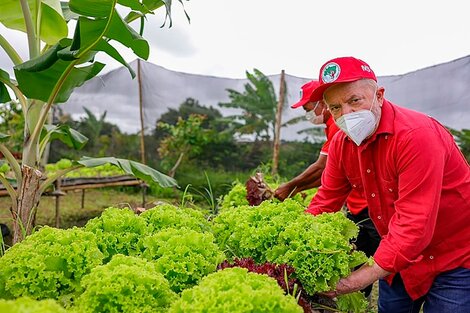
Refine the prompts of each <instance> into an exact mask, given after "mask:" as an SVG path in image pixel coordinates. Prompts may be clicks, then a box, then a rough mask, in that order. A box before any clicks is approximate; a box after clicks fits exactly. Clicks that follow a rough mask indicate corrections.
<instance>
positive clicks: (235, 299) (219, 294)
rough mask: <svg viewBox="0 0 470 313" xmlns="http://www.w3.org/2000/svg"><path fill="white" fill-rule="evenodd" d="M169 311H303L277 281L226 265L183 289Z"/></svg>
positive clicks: (181, 312)
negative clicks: (191, 286) (195, 284)
mask: <svg viewBox="0 0 470 313" xmlns="http://www.w3.org/2000/svg"><path fill="white" fill-rule="evenodd" d="M169 312H170V313H184V312H188V313H189V312H191V313H198V312H231V313H237V312H265V313H269V312H276V313H278V312H283V313H290V312H296V313H297V312H298V313H301V312H303V310H302V308H301V307H300V306H299V305H297V303H296V300H295V298H294V297H292V296H288V295H284V291H283V290H282V289H281V287H279V285H278V284H277V282H276V281H275V280H274V279H272V278H270V277H268V276H266V275H260V274H256V273H249V272H248V271H247V269H244V268H227V269H224V270H222V271H218V272H216V273H213V274H210V275H208V276H207V277H205V278H203V279H202V281H201V283H200V284H199V285H198V286H195V287H193V288H191V289H187V290H185V291H183V293H182V294H181V298H180V299H179V300H177V301H176V302H175V303H173V305H172V306H171V307H170V310H169Z"/></svg>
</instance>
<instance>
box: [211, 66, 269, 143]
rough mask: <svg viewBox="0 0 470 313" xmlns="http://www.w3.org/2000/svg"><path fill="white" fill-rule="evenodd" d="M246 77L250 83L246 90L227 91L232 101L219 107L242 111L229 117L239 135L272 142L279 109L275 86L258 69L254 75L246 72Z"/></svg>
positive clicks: (246, 85)
mask: <svg viewBox="0 0 470 313" xmlns="http://www.w3.org/2000/svg"><path fill="white" fill-rule="evenodd" d="M246 77H247V79H248V80H249V83H247V84H245V86H244V87H245V90H244V91H243V92H238V91H236V90H233V89H227V91H228V93H229V98H230V100H231V101H230V102H227V103H220V104H219V105H220V106H221V107H227V108H236V109H241V111H242V112H241V113H240V114H238V115H233V116H229V117H228V119H229V120H230V121H231V123H232V124H233V126H234V128H235V130H236V131H237V132H238V133H239V134H247V135H255V140H259V139H262V140H265V141H270V140H271V139H272V138H274V129H275V122H276V108H277V97H276V93H275V91H274V87H273V84H272V82H271V81H270V80H269V78H268V77H266V76H265V75H264V74H263V73H262V72H261V71H259V70H257V69H254V70H253V74H251V73H249V72H248V71H246Z"/></svg>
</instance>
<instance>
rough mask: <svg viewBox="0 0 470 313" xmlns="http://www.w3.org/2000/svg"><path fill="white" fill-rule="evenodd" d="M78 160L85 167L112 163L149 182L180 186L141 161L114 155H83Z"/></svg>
mask: <svg viewBox="0 0 470 313" xmlns="http://www.w3.org/2000/svg"><path fill="white" fill-rule="evenodd" d="M77 162H78V163H79V164H81V165H83V166H85V167H95V166H100V165H104V164H106V163H110V164H113V165H115V166H117V167H119V168H120V169H122V170H123V171H124V172H126V173H127V174H129V175H132V176H135V177H137V178H140V179H142V180H143V181H145V182H147V183H152V182H153V183H157V184H159V185H160V186H162V187H173V186H178V183H177V182H176V180H174V179H173V178H171V177H169V176H167V175H165V174H163V173H160V172H159V171H157V170H155V169H153V168H151V167H149V166H147V165H144V164H142V163H139V162H135V161H131V160H125V159H118V158H114V157H106V158H89V157H83V158H81V159H80V160H78V161H77Z"/></svg>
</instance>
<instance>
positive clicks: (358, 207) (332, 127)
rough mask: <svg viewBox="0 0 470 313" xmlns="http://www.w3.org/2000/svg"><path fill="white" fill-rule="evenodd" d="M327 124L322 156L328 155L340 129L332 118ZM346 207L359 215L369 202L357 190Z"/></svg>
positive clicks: (351, 195)
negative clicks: (331, 143)
mask: <svg viewBox="0 0 470 313" xmlns="http://www.w3.org/2000/svg"><path fill="white" fill-rule="evenodd" d="M325 124H326V128H325V135H326V141H325V143H324V144H323V147H322V148H321V151H320V154H323V155H328V149H329V148H330V142H331V141H332V140H333V137H334V136H335V135H336V133H337V132H338V131H339V130H340V129H339V128H338V126H336V123H335V120H334V119H333V117H332V116H331V117H330V118H329V119H328V120H327V121H326V123H325ZM346 205H347V207H348V210H349V211H351V213H352V214H354V215H357V214H359V212H361V211H362V210H364V209H365V208H366V207H367V200H366V198H365V196H364V194H363V193H362V191H361V190H357V189H355V190H352V191H351V193H350V194H349V197H348V199H347V200H346Z"/></svg>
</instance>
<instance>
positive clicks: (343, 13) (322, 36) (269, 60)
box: [0, 0, 470, 78]
mask: <svg viewBox="0 0 470 313" xmlns="http://www.w3.org/2000/svg"><path fill="white" fill-rule="evenodd" d="M182 1H183V3H184V8H185V9H186V12H187V13H188V15H189V16H190V19H191V20H190V23H188V21H187V19H186V17H185V15H184V12H183V9H182V6H181V4H180V3H179V2H178V1H177V0H173V5H172V18H173V26H172V27H171V28H168V25H167V26H165V27H163V28H161V27H160V26H161V25H162V23H163V19H164V12H165V11H164V9H159V10H158V11H157V13H156V14H155V16H151V17H149V19H148V23H147V25H146V28H145V33H144V38H146V39H147V40H148V41H149V43H150V45H151V50H150V57H149V59H148V61H150V62H152V63H155V64H157V65H160V66H163V67H165V68H167V69H170V70H175V71H181V72H186V73H194V74H202V75H211V76H218V77H230V78H245V77H246V75H245V71H250V72H251V71H252V70H253V69H255V68H256V69H258V70H260V71H261V72H263V73H264V74H266V75H272V74H279V73H280V72H281V70H285V72H286V74H289V75H293V76H297V77H302V78H316V77H318V70H319V69H320V67H321V65H322V64H324V63H325V62H326V61H328V60H330V59H332V58H335V57H339V56H354V57H357V58H360V59H362V60H364V61H366V62H367V63H368V64H369V65H370V66H371V68H372V69H373V70H374V71H375V73H376V75H377V76H386V75H399V74H405V73H408V72H412V71H414V70H418V69H421V68H425V67H429V66H433V65H436V64H439V63H444V62H448V61H452V60H454V59H457V58H461V57H464V56H467V55H469V54H470V32H469V31H470V19H469V18H468V12H470V2H469V1H466V0H447V1H437V0H427V1H424V0H394V1H391V0H389V1H381V0H328V1H327V0H324V1H316V0H290V1H278V0H237V1H233V0H231V1H228V0H189V1H186V0H182ZM136 27H138V25H136ZM0 32H1V34H2V35H4V37H6V38H7V40H9V41H12V42H13V45H14V46H15V47H20V51H23V52H24V51H26V46H22V45H24V43H25V38H22V37H21V36H20V35H19V34H18V33H17V32H10V31H8V30H6V29H5V28H4V27H3V25H0ZM22 48H24V49H22ZM0 50H1V49H0ZM23 52H21V53H23ZM120 52H121V53H122V55H123V56H124V57H125V59H126V60H127V61H128V62H131V61H132V60H134V59H135V58H136V57H135V56H134V55H133V54H132V53H131V52H129V51H128V50H127V49H121V48H120ZM25 57H26V55H25ZM98 59H99V60H102V61H105V62H107V66H106V68H105V70H104V72H107V71H110V70H112V69H114V68H117V67H119V66H121V65H120V64H119V63H118V62H116V61H114V60H112V59H109V58H107V57H106V56H104V55H100V56H99V57H98ZM8 67H10V68H11V63H9V60H8V58H7V57H6V55H5V53H4V52H3V51H0V68H2V69H8Z"/></svg>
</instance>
